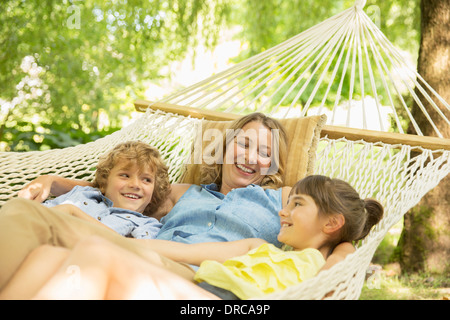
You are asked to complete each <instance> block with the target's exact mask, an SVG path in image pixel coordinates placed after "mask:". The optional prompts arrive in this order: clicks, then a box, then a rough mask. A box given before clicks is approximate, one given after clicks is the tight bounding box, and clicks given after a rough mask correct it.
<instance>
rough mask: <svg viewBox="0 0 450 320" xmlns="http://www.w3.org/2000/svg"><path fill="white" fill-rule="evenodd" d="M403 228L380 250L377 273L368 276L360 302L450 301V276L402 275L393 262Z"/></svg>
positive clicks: (374, 266) (393, 231)
mask: <svg viewBox="0 0 450 320" xmlns="http://www.w3.org/2000/svg"><path fill="white" fill-rule="evenodd" d="M402 225H403V221H401V222H399V224H398V225H396V226H394V227H393V228H392V229H391V230H390V231H389V232H388V233H387V235H386V237H385V238H384V239H383V241H382V242H381V244H380V246H379V247H378V249H377V251H376V253H375V255H374V258H373V260H372V266H371V268H372V269H375V271H374V272H373V273H372V275H370V274H368V279H367V281H366V282H365V284H364V287H363V289H362V292H361V296H360V300H449V299H450V277H449V275H433V274H428V273H418V274H409V275H408V274H402V273H401V270H400V265H399V263H398V262H395V261H394V262H393V261H392V260H391V257H392V253H393V252H394V249H395V247H396V245H397V242H398V239H399V238H400V233H401V227H402Z"/></svg>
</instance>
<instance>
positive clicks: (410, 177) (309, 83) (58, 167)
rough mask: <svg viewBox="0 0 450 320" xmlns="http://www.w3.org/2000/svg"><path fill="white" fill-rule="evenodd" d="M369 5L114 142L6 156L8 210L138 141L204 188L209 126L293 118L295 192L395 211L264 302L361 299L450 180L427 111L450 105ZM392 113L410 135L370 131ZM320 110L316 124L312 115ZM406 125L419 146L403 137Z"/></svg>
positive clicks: (1, 179)
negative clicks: (386, 243)
mask: <svg viewBox="0 0 450 320" xmlns="http://www.w3.org/2000/svg"><path fill="white" fill-rule="evenodd" d="M364 4H365V1H356V2H355V5H354V6H353V7H351V8H349V9H347V10H345V11H343V12H342V13H340V14H338V15H336V16H333V17H331V18H329V19H327V20H325V21H324V22H322V23H320V24H318V25H316V26H314V27H312V28H310V29H308V30H306V31H304V32H302V33H301V34H299V35H297V36H296V37H293V38H291V39H289V40H287V41H285V42H283V43H281V44H279V45H277V46H275V47H274V48H272V49H270V50H267V51H265V52H263V53H261V54H259V55H256V56H254V57H252V58H250V59H248V60H246V61H243V62H241V63H239V64H237V65H235V66H234V67H232V68H230V69H228V70H226V71H223V72H221V73H219V74H217V75H215V76H212V77H210V78H208V79H206V80H204V81H202V82H200V83H198V84H195V85H193V86H191V87H188V88H186V89H184V90H181V91H179V92H175V93H174V94H172V95H170V96H168V97H167V98H165V99H163V100H161V101H158V102H154V103H151V102H148V101H136V103H135V106H136V109H137V110H140V111H145V113H144V114H143V115H142V116H141V117H140V118H139V119H138V120H136V121H135V122H134V123H133V124H131V125H129V126H127V127H124V128H122V129H121V130H120V131H117V132H115V133H113V134H111V135H109V136H106V137H104V138H101V139H98V140H96V141H94V142H90V143H87V144H83V145H78V146H75V147H70V148H65V149H57V150H49V151H38V152H26V153H18V152H3V153H0V160H1V163H2V166H1V175H0V205H1V204H3V203H4V202H5V201H7V200H8V199H10V198H12V197H14V196H15V195H16V194H17V192H18V191H19V190H20V189H21V188H22V186H23V184H24V183H26V182H28V181H31V180H33V179H35V178H36V177H38V176H39V175H42V174H56V175H61V176H64V177H67V178H75V179H86V180H92V179H93V176H94V170H95V166H96V163H97V161H98V157H99V156H100V155H101V154H103V153H105V152H107V151H108V150H109V149H110V148H112V147H113V146H114V145H115V144H117V143H119V142H122V141H127V140H141V141H146V142H148V143H149V144H151V145H153V146H155V147H157V148H158V149H159V150H160V152H161V155H162V157H163V158H164V159H165V161H166V163H167V165H168V166H169V168H170V171H169V175H170V180H171V182H173V183H175V182H191V183H195V182H196V179H198V177H199V175H198V174H196V172H197V171H195V170H197V169H198V167H196V166H198V165H199V164H196V163H193V161H192V150H193V146H195V145H196V143H198V139H201V135H200V138H199V133H201V132H202V130H204V129H205V128H210V127H219V128H220V129H221V130H224V128H226V126H227V124H228V123H229V122H228V121H230V120H233V119H235V118H237V117H239V116H240V115H242V114H247V113H250V112H254V111H262V112H265V113H267V114H270V115H273V116H275V117H278V118H283V119H282V121H283V124H284V125H285V126H286V127H287V131H288V134H289V137H290V142H289V155H288V164H287V169H286V175H285V177H284V178H285V184H286V185H292V184H293V183H294V182H295V181H296V180H298V179H299V178H301V177H302V176H304V175H307V174H312V173H315V174H323V175H327V176H331V177H336V178H340V179H343V180H346V181H348V182H349V183H350V184H351V185H353V186H354V187H355V189H356V190H357V191H358V192H359V193H360V195H361V197H374V198H376V199H378V200H379V201H381V202H382V203H383V205H384V206H385V216H384V217H383V219H382V221H381V222H380V223H379V224H378V225H377V226H376V227H375V228H374V229H373V230H372V231H371V232H370V233H369V235H368V237H367V238H366V239H364V240H363V241H361V242H360V243H359V244H358V248H357V250H356V252H355V253H353V254H351V255H349V256H348V257H347V258H346V259H345V260H344V261H343V262H341V263H338V264H337V265H335V266H333V267H332V268H331V269H330V270H328V271H324V272H321V273H320V274H319V275H317V276H316V277H315V278H313V279H310V280H307V281H305V282H303V283H301V284H299V285H296V286H293V287H290V288H288V289H286V290H284V291H281V292H277V293H272V294H270V295H268V296H267V297H265V298H268V299H322V298H324V297H325V296H327V295H328V296H327V297H328V298H332V299H357V298H358V297H359V295H360V293H361V289H362V287H363V284H364V281H365V277H366V272H367V269H368V267H369V264H370V262H371V259H372V256H373V254H374V252H375V250H376V248H377V246H378V244H379V243H380V242H381V240H382V239H383V237H384V236H385V234H386V233H387V232H388V230H389V229H390V228H391V227H392V226H393V225H395V224H396V223H397V222H398V221H399V220H400V219H401V218H402V216H403V215H404V214H405V213H406V212H407V211H408V210H409V209H410V208H412V207H413V206H414V205H416V204H417V203H418V202H419V200H420V199H421V198H422V197H423V196H424V195H425V194H426V193H427V192H428V191H429V190H431V189H432V188H434V187H435V186H436V185H437V184H438V183H439V181H441V180H442V179H443V178H445V177H446V176H447V175H448V174H449V172H450V140H449V139H444V138H442V134H441V132H439V130H438V128H437V127H436V126H435V125H434V122H435V121H436V119H433V118H432V117H433V116H431V115H430V114H429V113H428V112H427V110H426V109H425V107H424V105H423V104H422V102H421V101H425V100H426V101H428V102H429V104H430V105H431V108H434V109H435V111H436V112H434V113H433V114H435V115H437V116H438V117H441V118H442V119H444V121H445V123H447V124H448V125H450V121H449V120H448V118H447V117H446V116H445V113H447V112H448V111H449V110H450V108H449V105H448V103H447V102H445V101H444V100H443V99H442V98H441V97H440V96H439V95H438V94H437V93H436V92H435V91H434V90H433V89H432V88H431V87H430V86H429V85H428V84H427V83H426V82H425V81H424V80H423V79H422V77H421V76H420V75H418V74H417V73H416V72H415V71H414V70H412V69H411V68H409V67H408V66H407V65H406V64H405V63H404V59H403V58H402V57H401V54H400V53H399V51H398V50H396V49H395V48H394V47H393V46H392V44H391V43H390V42H389V41H388V40H387V39H386V37H385V36H384V35H383V34H382V33H381V32H380V30H379V29H378V28H377V27H376V26H375V25H374V24H373V23H372V21H371V20H370V19H369V17H368V16H367V15H366V14H365V13H364V11H363V10H362V9H363V7H364ZM405 70H406V71H405ZM365 74H367V75H368V79H369V81H368V83H365V80H364V79H365V78H364V75H365ZM345 83H347V84H348V85H349V88H350V90H349V94H348V96H346V97H344V96H343V95H342V94H341V93H342V92H343V85H344V84H345ZM414 88H416V90H417V91H416V92H420V93H421V95H422V96H423V97H422V100H420V99H419V97H418V96H417V94H416V93H415V91H414ZM405 91H406V92H408V93H409V94H410V95H411V97H412V98H413V99H414V100H415V101H416V103H417V104H418V105H419V107H420V108H421V110H422V112H423V117H425V118H426V119H427V120H428V121H429V122H430V124H431V126H432V127H433V129H434V131H435V134H436V136H437V137H436V138H435V137H423V136H421V133H422V129H421V128H420V126H419V125H418V124H417V122H416V121H415V120H414V119H413V117H412V115H411V112H410V105H408V103H407V101H406V100H405V99H404V98H403V96H404V92H405ZM368 97H370V99H368ZM356 98H358V101H357V100H356ZM317 101H320V102H319V103H318V102H317ZM329 101H332V105H330V102H329ZM368 101H372V102H373V104H374V105H375V107H376V108H375V110H376V113H375V116H373V115H368V113H367V110H368ZM435 101H436V102H437V103H438V104H440V105H442V106H443V108H439V107H438V105H437V103H436V102H435ZM383 105H384V107H383ZM394 106H396V107H394ZM314 107H315V108H314ZM328 107H333V108H332V109H331V110H332V111H329V109H328ZM338 108H341V109H344V110H347V113H346V115H345V125H346V126H347V127H350V126H352V125H353V124H354V123H355V122H357V123H360V124H362V126H363V127H362V129H361V128H359V129H358V128H343V127H340V126H339V125H341V123H339V119H338V114H339V113H337V112H336V110H337V109H338ZM383 108H388V109H389V110H390V111H391V112H392V122H393V123H394V124H395V125H396V129H397V130H398V132H399V133H388V132H381V131H371V130H367V128H368V127H370V125H371V124H372V123H373V121H374V119H375V120H376V121H377V123H379V125H380V129H381V130H383V129H384V130H385V129H386V128H385V124H384V122H383V117H382V114H383V110H384V109H383ZM312 109H315V110H316V111H315V112H314V113H313V114H315V115H312V113H311V112H309V111H311V110H312ZM399 109H402V112H400V113H398V112H397V110H399ZM442 110H446V111H442ZM356 111H363V112H356ZM322 113H326V114H327V116H321V114H322ZM401 115H403V117H407V118H408V120H409V121H410V122H411V123H412V125H413V126H414V128H415V130H416V132H417V135H406V134H404V132H403V129H402V127H401V122H402V116H401ZM305 116H306V117H305ZM326 118H327V119H328V122H327V124H325V123H324V122H325V119H326ZM355 118H356V121H354V120H355ZM186 163H191V164H189V165H188V166H186Z"/></svg>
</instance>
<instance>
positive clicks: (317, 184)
mask: <svg viewBox="0 0 450 320" xmlns="http://www.w3.org/2000/svg"><path fill="white" fill-rule="evenodd" d="M382 215H383V207H382V206H381V204H380V203H379V202H378V201H376V200H372V199H365V200H362V199H360V197H359V195H358V193H357V192H356V191H355V190H354V189H353V188H352V187H351V186H350V185H349V184H348V183H346V182H343V181H341V180H338V179H330V178H328V177H324V176H309V177H306V178H304V179H302V180H300V181H299V182H298V183H297V184H296V185H295V186H294V187H293V188H292V190H291V192H290V195H289V200H288V204H287V206H285V207H284V208H283V209H282V210H280V212H279V217H280V222H281V229H280V232H279V234H278V240H279V241H280V242H283V243H285V244H286V245H288V246H290V247H292V250H290V251H283V250H281V249H278V248H276V247H275V246H273V245H272V244H268V243H267V242H266V241H264V240H262V239H243V240H237V241H232V242H214V243H198V244H183V243H174V242H169V241H164V240H147V241H148V242H149V244H150V245H151V247H152V249H153V250H155V251H156V252H158V253H160V254H161V255H165V256H167V257H169V258H171V259H173V260H176V261H182V262H185V263H188V264H192V265H200V268H199V269H198V271H197V273H196V275H195V279H196V280H197V281H201V283H200V285H194V284H193V283H191V282H188V281H185V280H184V279H182V278H180V277H178V276H177V275H175V274H173V273H171V272H169V271H167V270H164V269H163V268H161V267H159V266H156V265H153V264H149V263H148V262H146V261H144V260H143V259H141V258H139V257H137V256H135V255H133V254H132V253H130V252H126V251H125V250H123V249H121V248H119V247H116V246H115V245H113V244H110V243H108V242H106V241H105V240H103V239H99V238H95V239H92V238H91V239H88V240H85V241H82V242H81V243H79V244H78V245H77V246H76V247H75V249H74V250H73V251H71V252H70V251H67V250H64V249H61V248H53V247H41V248H39V249H38V250H39V251H40V252H39V254H40V255H41V256H42V257H45V256H47V257H52V260H53V261H54V264H55V265H58V266H59V267H60V268H59V271H58V272H57V273H56V274H55V275H54V276H53V277H52V278H51V279H49V281H48V282H46V283H45V285H44V286H43V287H42V288H41V290H40V291H39V292H38V294H37V295H36V298H40V299H42V298H45V299H55V298H71V299H72V298H98V299H104V298H106V299H131V298H158V299H162V298H170V299H182V298H189V299H198V298H207V299H211V298H216V299H217V298H225V299H229V298H239V299H247V298H255V297H261V296H263V295H264V294H266V293H270V292H274V291H278V290H283V289H285V288H286V287H288V286H291V285H294V284H297V283H299V282H301V281H304V280H306V279H308V278H311V277H313V276H315V275H316V274H317V272H319V271H320V270H324V269H327V268H329V267H330V266H331V265H334V264H335V263H336V262H338V261H340V260H342V259H343V258H344V257H345V255H346V254H347V253H348V252H347V253H344V252H343V250H342V249H341V250H340V251H339V254H337V253H331V252H333V248H334V247H336V246H337V245H338V244H340V243H342V242H347V243H348V246H349V248H348V251H349V252H351V251H353V247H352V246H351V245H350V244H349V242H351V241H356V240H360V239H362V238H364V237H365V236H366V235H367V234H368V232H369V231H370V229H371V228H372V226H373V225H375V224H376V223H378V221H379V220H380V219H381V217H382ZM49 253H51V254H49ZM330 253H331V254H330ZM39 254H37V256H39ZM125 257H126V258H125ZM46 262H47V263H49V260H46ZM74 265H76V266H77V267H78V268H79V270H80V274H81V276H80V281H79V283H78V285H77V286H76V287H73V288H71V289H69V288H68V287H67V278H68V274H67V268H68V267H70V266H74ZM203 282H206V283H207V285H203V284H202V283H203Z"/></svg>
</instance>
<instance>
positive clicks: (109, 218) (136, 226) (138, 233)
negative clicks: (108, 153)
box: [43, 186, 161, 239]
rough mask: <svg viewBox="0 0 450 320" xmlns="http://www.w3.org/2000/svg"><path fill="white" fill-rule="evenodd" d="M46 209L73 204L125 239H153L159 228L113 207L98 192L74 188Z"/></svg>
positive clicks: (49, 202) (156, 223)
mask: <svg viewBox="0 0 450 320" xmlns="http://www.w3.org/2000/svg"><path fill="white" fill-rule="evenodd" d="M43 204H44V205H45V206H47V207H54V206H56V205H59V204H73V205H75V206H77V207H78V208H80V209H81V210H82V211H84V212H85V213H87V214H88V215H90V216H91V217H93V218H95V219H97V220H98V221H100V222H102V223H103V224H105V225H106V226H108V227H109V228H111V229H113V230H114V231H116V232H117V233H119V234H121V235H122V236H125V237H133V238H136V239H154V238H155V236H156V235H157V234H158V232H159V229H160V228H161V223H160V222H159V221H158V220H156V219H155V218H151V217H147V216H144V215H143V214H141V213H139V212H136V211H131V210H127V209H122V208H116V207H113V203H112V201H111V200H110V199H108V198H106V197H105V196H104V195H103V194H102V193H101V192H100V190H98V189H96V188H92V187H81V186H76V187H74V188H73V189H72V190H71V191H70V192H68V193H65V194H63V195H61V196H59V197H56V198H55V199H52V200H47V201H45V202H44V203H43Z"/></svg>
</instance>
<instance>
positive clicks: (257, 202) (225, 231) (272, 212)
mask: <svg viewBox="0 0 450 320" xmlns="http://www.w3.org/2000/svg"><path fill="white" fill-rule="evenodd" d="M281 207H282V201H281V189H263V188H261V187H260V186H258V185H254V184H252V185H249V186H247V187H245V188H236V189H233V190H231V191H230V192H229V193H227V194H226V195H224V194H222V193H220V192H219V188H218V186H217V185H216V184H214V183H213V184H210V185H202V186H198V185H192V186H191V187H190V188H189V189H188V190H187V191H186V192H185V193H184V194H183V196H181V198H180V199H179V200H178V202H177V203H176V205H175V206H174V207H173V209H172V210H171V211H170V212H169V213H168V214H167V215H166V216H165V217H163V218H162V219H161V222H162V223H163V226H162V228H161V230H160V232H159V234H158V236H157V239H165V240H173V241H177V242H184V243H199V242H211V241H233V240H239V239H244V238H261V239H264V240H266V241H268V242H270V243H273V244H275V245H277V246H280V243H279V242H278V241H277V235H278V233H279V231H280V219H279V216H278V212H279V211H280V210H281Z"/></svg>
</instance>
